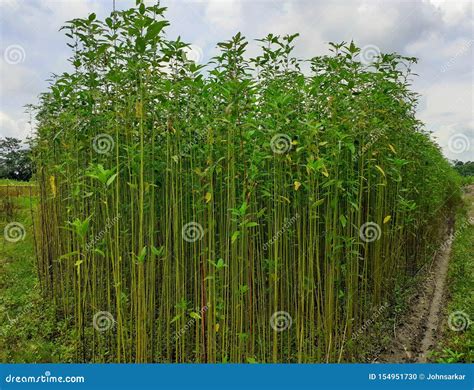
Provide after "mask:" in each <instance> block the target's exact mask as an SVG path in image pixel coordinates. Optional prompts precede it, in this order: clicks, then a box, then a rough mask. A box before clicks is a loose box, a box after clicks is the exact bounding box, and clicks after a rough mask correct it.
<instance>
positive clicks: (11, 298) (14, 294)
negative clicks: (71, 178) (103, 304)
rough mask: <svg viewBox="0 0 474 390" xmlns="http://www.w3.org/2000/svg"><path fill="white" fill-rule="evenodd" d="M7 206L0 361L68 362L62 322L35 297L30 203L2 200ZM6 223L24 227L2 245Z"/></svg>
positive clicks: (0, 273) (2, 220) (0, 219)
mask: <svg viewBox="0 0 474 390" xmlns="http://www.w3.org/2000/svg"><path fill="white" fill-rule="evenodd" d="M35 201H36V200H35V199H33V200H32V203H33V206H34V203H35ZM7 202H8V203H9V204H10V207H8V212H6V211H5V210H6V208H4V209H1V210H0V228H1V231H0V233H1V234H0V362H2V363H35V362H37V363H41V362H68V361H72V349H71V348H69V347H68V345H71V344H70V342H69V341H68V332H69V331H68V330H67V329H68V327H67V323H65V322H64V321H62V322H57V321H56V320H55V313H54V308H53V307H52V306H51V304H50V303H49V302H43V300H42V298H41V296H40V293H39V287H38V278H37V274H36V270H35V259H34V239H33V224H32V218H31V212H30V199H29V197H26V196H19V197H10V198H8V199H2V203H3V204H5V203H7ZM12 222H15V223H17V224H21V225H18V226H22V227H24V235H23V234H22V236H23V237H24V238H23V239H20V240H19V241H17V242H10V241H8V240H6V236H5V232H4V228H5V226H6V225H7V224H8V223H12Z"/></svg>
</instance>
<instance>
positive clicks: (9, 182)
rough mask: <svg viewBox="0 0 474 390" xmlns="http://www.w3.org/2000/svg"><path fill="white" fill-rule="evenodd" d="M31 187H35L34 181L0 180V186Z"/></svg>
mask: <svg viewBox="0 0 474 390" xmlns="http://www.w3.org/2000/svg"><path fill="white" fill-rule="evenodd" d="M6 185H9V186H31V185H36V182H34V181H18V180H11V179H0V186H6Z"/></svg>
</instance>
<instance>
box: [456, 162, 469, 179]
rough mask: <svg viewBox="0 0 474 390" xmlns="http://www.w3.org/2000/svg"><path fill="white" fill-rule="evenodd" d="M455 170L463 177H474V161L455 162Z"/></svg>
mask: <svg viewBox="0 0 474 390" xmlns="http://www.w3.org/2000/svg"><path fill="white" fill-rule="evenodd" d="M454 169H456V170H457V171H458V172H459V174H460V175H461V176H474V161H466V162H463V161H458V160H454Z"/></svg>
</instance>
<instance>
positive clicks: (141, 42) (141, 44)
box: [135, 37, 146, 53]
mask: <svg viewBox="0 0 474 390" xmlns="http://www.w3.org/2000/svg"><path fill="white" fill-rule="evenodd" d="M135 48H136V49H137V51H138V52H139V53H144V52H145V48H146V41H145V38H143V37H137V39H136V40H135Z"/></svg>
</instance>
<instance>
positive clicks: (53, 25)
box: [0, 0, 474, 161]
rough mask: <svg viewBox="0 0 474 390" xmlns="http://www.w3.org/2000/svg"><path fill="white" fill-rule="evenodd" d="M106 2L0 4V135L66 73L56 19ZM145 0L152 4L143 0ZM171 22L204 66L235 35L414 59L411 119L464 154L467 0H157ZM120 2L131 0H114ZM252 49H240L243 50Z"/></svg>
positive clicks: (471, 128) (469, 40) (16, 127)
mask: <svg viewBox="0 0 474 390" xmlns="http://www.w3.org/2000/svg"><path fill="white" fill-rule="evenodd" d="M112 3H113V2H112V0H0V26H1V27H0V83H1V85H0V137H5V136H10V137H17V138H25V137H26V136H27V135H28V134H31V131H32V130H31V128H30V126H29V125H28V123H27V121H28V117H27V116H26V115H25V114H24V106H25V105H26V104H29V103H35V102H36V99H37V96H38V94H39V93H40V92H42V91H44V90H45V89H46V88H47V85H48V82H47V80H48V78H49V77H50V76H51V74H59V73H61V72H63V71H67V70H68V69H69V64H68V62H67V58H68V57H69V55H70V52H69V48H68V47H67V46H66V38H65V37H64V35H63V33H62V32H60V31H58V30H59V28H60V27H61V25H62V24H63V22H64V21H66V20H69V19H72V18H75V17H85V16H87V15H88V14H89V13H91V12H95V13H96V14H97V15H98V16H99V17H104V16H106V15H108V14H109V13H110V11H111V9H112ZM150 3H152V1H150ZM161 3H162V5H164V6H167V7H168V12H167V19H168V20H170V22H171V26H170V27H169V28H168V30H167V35H168V36H169V38H176V37H177V36H178V35H179V36H181V37H182V38H183V40H184V41H187V42H189V43H192V44H193V48H194V49H195V50H194V54H195V55H196V58H197V59H198V60H199V61H201V62H205V61H207V60H208V59H209V58H210V57H212V56H213V55H214V54H215V53H216V49H215V45H216V43H217V42H219V41H222V40H226V39H229V38H230V36H232V35H233V34H235V33H236V32H238V31H240V32H242V33H243V34H244V35H245V36H246V37H247V38H248V39H249V40H254V39H256V38H261V37H263V36H265V35H266V34H268V33H269V32H272V33H274V34H286V33H295V32H299V33H300V38H299V39H298V40H297V44H296V46H297V47H296V49H295V50H296V51H295V54H296V55H297V56H298V57H301V58H310V57H312V56H315V55H321V54H326V53H327V49H328V45H327V43H328V42H330V41H334V42H338V41H343V40H344V41H350V40H351V39H354V41H355V43H356V44H357V45H358V46H360V47H366V48H367V49H368V50H369V49H370V50H372V49H373V48H374V47H375V48H378V49H380V50H381V51H382V52H393V51H396V52H399V53H401V54H404V55H408V56H415V57H418V58H419V60H420V61H419V64H418V65H417V66H416V68H415V72H416V73H417V74H418V75H419V77H418V78H417V79H416V81H415V83H414V89H415V90H416V91H417V92H419V93H421V94H422V95H423V98H422V100H421V104H420V107H419V110H418V117H419V119H421V120H422V121H423V122H424V123H425V124H426V127H427V129H429V130H430V131H432V132H433V134H432V136H433V137H434V138H435V139H436V140H437V142H438V143H439V144H440V146H441V147H442V148H443V151H444V153H445V155H446V156H447V157H448V158H449V159H458V160H464V161H467V160H474V118H473V86H474V85H473V63H474V61H473V59H474V30H473V29H474V26H473V21H474V17H473V5H472V2H471V1H470V0H467V1H464V0H418V1H414V0H411V1H408V0H405V1H401V0H397V1H395V0H393V1H390V0H383V1H382V0H368V1H365V0H352V1H349V0H346V1H342V0H341V1H330V0H325V1H318V0H163V1H162V2H161ZM116 4H117V8H119V9H123V8H128V7H130V6H132V5H133V4H134V0H116ZM255 49H256V45H255V44H254V45H253V46H251V47H250V54H253V53H252V51H254V50H255Z"/></svg>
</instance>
